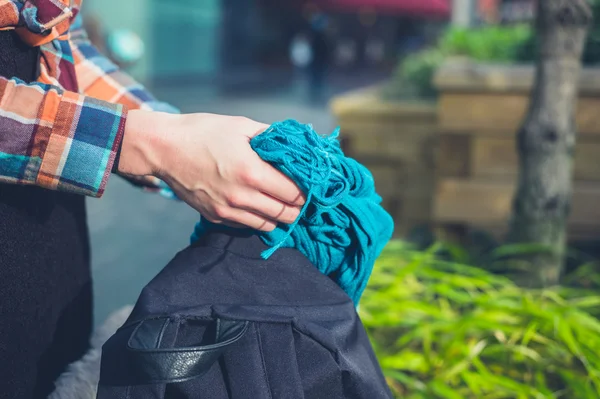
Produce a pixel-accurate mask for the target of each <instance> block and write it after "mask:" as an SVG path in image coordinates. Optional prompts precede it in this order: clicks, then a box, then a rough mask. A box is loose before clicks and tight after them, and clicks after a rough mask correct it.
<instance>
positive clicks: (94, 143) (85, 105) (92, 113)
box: [0, 77, 127, 197]
mask: <svg viewBox="0 0 600 399" xmlns="http://www.w3.org/2000/svg"><path fill="white" fill-rule="evenodd" d="M126 113H127V111H126V107H124V106H123V105H121V104H111V103H108V102H105V101H100V100H97V99H94V98H91V97H87V96H84V95H81V94H78V93H73V92H69V91H65V90H62V89H60V88H58V87H55V86H51V85H47V84H43V83H31V84H26V83H24V82H23V81H21V80H18V79H10V80H9V79H5V78H2V77H0V182H5V183H13V184H30V185H37V186H41V187H45V188H48V189H52V190H60V191H68V192H72V193H77V194H83V195H88V196H95V197H100V196H101V195H102V193H103V192H104V188H105V186H106V182H107V180H108V177H109V175H110V170H111V167H112V164H113V162H114V159H115V154H116V149H117V148H118V146H119V144H120V141H121V139H122V137H123V131H124V129H125V120H126Z"/></svg>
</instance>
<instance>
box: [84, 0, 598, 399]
mask: <svg viewBox="0 0 600 399" xmlns="http://www.w3.org/2000/svg"><path fill="white" fill-rule="evenodd" d="M581 1H586V0H581ZM564 3H565V9H566V10H567V11H565V12H564V13H563V14H562V16H561V17H560V18H559V19H558V20H560V21H564V20H568V21H571V20H573V21H578V19H577V18H575V17H576V16H577V15H578V14H577V13H578V11H577V10H575V11H573V9H571V8H569V7H570V6H571V5H572V4H574V3H576V1H575V0H568V1H565V2H564ZM589 4H590V5H591V6H592V10H593V12H594V15H595V16H599V15H600V7H599V6H598V3H597V2H595V1H592V0H590V1H589ZM537 6H538V3H537V1H536V0H285V1H281V0H179V1H162V0H127V1H117V0H86V2H85V6H84V8H83V11H84V16H85V20H86V25H87V28H88V31H89V33H90V35H91V37H92V40H93V41H94V42H95V43H96V45H97V46H98V47H99V48H101V49H102V50H103V51H104V52H106V53H107V54H109V55H110V57H111V58H112V59H113V60H114V61H116V62H117V63H118V64H120V65H121V66H122V67H123V68H124V69H126V70H128V71H129V72H130V73H131V74H132V75H133V76H134V77H135V78H137V79H138V80H140V81H141V82H143V83H144V84H145V85H146V86H147V87H148V88H150V89H151V90H152V91H153V93H155V95H156V96H157V97H158V98H159V99H161V100H163V101H166V102H169V103H171V104H173V105H175V106H177V107H179V108H180V109H181V110H182V111H183V112H215V113H221V114H229V115H243V116H247V117H250V118H253V119H256V120H259V121H262V122H265V123H272V122H275V121H278V120H283V119H287V118H294V119H298V120H300V121H301V122H304V123H312V124H313V125H314V126H315V128H316V130H317V131H319V132H321V133H329V132H331V131H332V130H333V129H334V128H335V127H337V126H340V127H341V132H342V133H341V141H342V145H343V148H344V150H345V151H346V153H347V154H348V155H349V156H352V157H354V158H356V159H358V160H359V161H360V162H362V163H364V164H365V165H367V166H368V167H369V169H370V170H371V171H372V173H373V175H374V177H375V181H376V184H377V188H378V191H379V192H380V194H381V195H382V197H383V205H384V206H385V208H386V209H387V210H388V211H389V212H390V213H391V214H392V215H393V217H394V219H395V223H396V232H395V234H396V240H395V241H394V242H392V243H391V244H390V245H389V246H388V248H387V249H386V250H385V251H384V254H383V256H382V257H381V259H380V261H379V262H378V264H377V265H376V268H375V272H374V275H373V277H372V280H371V283H370V285H369V287H368V289H367V291H366V293H365V296H364V299H363V302H362V303H361V316H362V318H363V321H364V323H365V325H366V327H367V329H368V331H369V333H370V335H371V337H372V341H373V343H374V346H375V350H376V352H377V355H378V357H379V359H380V361H381V364H382V367H383V368H384V372H385V374H386V376H387V378H388V381H389V383H390V386H392V388H393V390H394V392H395V393H396V394H397V395H398V397H403V398H432V399H434V398H451V399H454V398H458V399H460V398H477V399H479V398H559V397H560V398H568V399H573V398H600V355H599V354H600V322H599V321H598V315H600V295H599V292H600V268H599V267H598V262H597V256H598V255H599V253H600V250H599V248H600V246H599V245H598V238H600V208H599V207H598V206H597V204H598V203H599V202H600V157H599V156H598V154H599V153H600V113H599V112H598V109H600V69H599V68H598V62H600V23H599V22H596V21H595V22H593V23H592V24H591V25H590V26H589V27H588V28H589V29H588V35H587V39H586V41H585V48H584V51H583V56H582V72H581V73H580V74H579V76H578V75H577V74H573V75H572V79H575V80H577V79H578V80H577V82H575V84H578V85H579V86H578V87H579V90H578V94H577V104H578V105H577V111H576V113H575V115H571V116H569V117H570V118H571V119H574V120H575V122H576V128H577V145H576V147H575V150H574V151H573V152H572V160H573V163H574V166H573V173H572V181H571V182H568V183H569V184H572V190H571V191H572V198H568V200H569V201H568V205H567V207H568V208H570V210H571V213H570V216H569V217H568V220H567V221H566V222H565V223H566V224H565V228H564V229H563V230H565V229H566V230H565V231H564V234H563V235H561V234H562V233H560V232H561V231H562V230H561V228H562V227H558V230H557V231H559V233H557V234H555V236H556V237H558V238H556V237H555V238H556V239H554V241H552V240H544V239H540V240H539V241H540V242H535V243H528V242H525V243H523V242H519V240H516V241H515V240H513V239H511V237H513V238H514V236H515V232H514V228H513V229H512V232H511V231H510V230H511V229H510V226H514V220H515V216H514V215H513V201H514V197H515V189H516V182H517V176H518V173H519V159H518V156H517V146H516V135H517V132H518V131H520V127H521V126H522V124H523V122H524V118H525V115H526V113H527V110H528V106H529V104H530V102H531V101H530V100H531V95H532V92H533V91H532V88H533V87H534V84H535V83H534V63H535V62H536V60H537V54H538V53H537V44H538V43H539V41H540V31H539V30H537V29H536V26H535V24H534V21H535V19H536V10H537ZM557 29H558V28H557ZM582 29H585V28H582ZM575 61H576V62H575V64H577V60H575ZM562 83H564V82H557V84H562ZM566 167H569V166H566ZM540 187H543V185H542V184H541V183H540ZM543 191H544V190H541V191H540V192H543ZM88 204H89V224H90V229H91V236H92V251H93V271H94V279H95V295H96V307H95V320H96V322H97V323H98V322H101V321H102V320H104V319H105V318H106V316H107V315H108V314H109V313H110V312H111V311H113V310H115V309H117V308H119V307H120V306H123V305H125V304H129V303H133V302H135V300H136V298H137V295H138V294H139V291H140V290H141V288H142V287H143V286H144V285H145V284H146V283H147V282H148V281H149V280H150V279H151V278H152V277H153V276H154V275H155V274H156V273H157V272H158V271H159V270H160V269H161V268H162V267H164V266H165V265H166V263H167V262H168V261H169V260H170V259H171V258H172V257H173V256H174V254H175V253H176V252H177V251H179V250H180V249H182V248H184V247H185V246H186V245H187V243H188V242H189V236H190V233H191V232H192V229H193V226H194V224H195V223H196V221H197V219H198V215H197V214H196V213H195V212H194V211H192V210H191V209H190V208H189V207H187V206H185V205H183V204H179V203H175V202H172V201H169V200H166V199H163V198H160V197H158V196H154V195H151V194H144V193H142V192H139V191H138V190H137V189H135V188H133V187H131V186H129V185H128V184H127V183H126V182H124V181H122V180H120V179H118V178H113V179H111V180H110V182H109V187H108V189H107V190H106V194H105V195H104V197H103V198H102V199H101V200H95V199H89V200H88ZM548 209H550V208H548ZM511 221H512V222H511ZM524 226H526V225H524ZM507 234H508V235H507ZM565 234H566V235H567V237H568V239H567V240H566V243H567V244H566V246H565V245H563V244H561V240H562V239H563V238H564V236H565ZM507 237H508V238H507ZM563 241H565V240H563ZM553 243H556V245H554V244H553ZM546 244H548V245H546ZM556 254H558V255H556Z"/></svg>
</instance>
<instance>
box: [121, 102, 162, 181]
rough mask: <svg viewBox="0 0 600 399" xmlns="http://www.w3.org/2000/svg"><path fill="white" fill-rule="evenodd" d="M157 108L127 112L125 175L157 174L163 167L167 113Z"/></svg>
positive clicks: (122, 155)
mask: <svg viewBox="0 0 600 399" xmlns="http://www.w3.org/2000/svg"><path fill="white" fill-rule="evenodd" d="M165 115H168V114H162V113H159V112H153V111H141V110H131V111H129V112H128V114H127V121H126V122H125V132H124V135H123V140H122V144H121V154H120V159H119V165H118V172H119V173H122V174H125V175H133V176H148V175H153V176H155V175H157V174H158V172H159V170H160V164H161V162H160V154H161V153H162V151H161V147H163V146H164V145H165V143H164V140H163V139H162V137H163V135H162V132H163V131H164V129H163V128H162V125H163V119H164V116H165Z"/></svg>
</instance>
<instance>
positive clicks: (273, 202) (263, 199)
mask: <svg viewBox="0 0 600 399" xmlns="http://www.w3.org/2000/svg"><path fill="white" fill-rule="evenodd" d="M242 198H243V201H241V202H240V203H238V204H231V205H232V206H235V207H237V208H240V209H244V210H246V211H249V212H252V213H254V214H257V215H260V216H263V217H265V218H266V219H269V220H272V221H275V222H280V223H285V224H291V223H294V221H295V220H296V218H298V215H299V214H300V208H299V207H297V206H291V205H288V204H285V203H283V202H281V201H280V200H278V199H276V198H273V197H271V196H270V195H267V194H264V193H262V192H260V191H254V192H249V193H248V194H246V195H244V196H242Z"/></svg>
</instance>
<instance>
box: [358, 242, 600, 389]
mask: <svg viewBox="0 0 600 399" xmlns="http://www.w3.org/2000/svg"><path fill="white" fill-rule="evenodd" d="M438 249H439V248H434V249H432V250H430V251H426V252H416V251H413V250H411V249H410V248H409V247H408V246H407V245H406V244H403V243H401V242H392V243H390V244H389V245H388V247H387V248H386V249H385V251H384V253H383V254H382V256H381V257H380V259H379V260H378V263H377V265H376V268H375V271H374V274H373V276H372V278H371V282H370V284H369V286H368V287H367V290H366V292H365V295H364V297H363V300H362V302H361V305H360V314H361V317H362V320H363V323H364V324H365V327H366V328H367V331H368V332H369V335H370V336H371V339H372V342H373V345H374V348H375V351H376V354H377V356H378V358H379V360H380V362H381V366H382V368H383V370H384V373H385V375H386V378H387V379H388V382H389V384H390V386H391V388H392V390H393V391H394V393H395V395H397V397H399V398H400V397H401V398H409V399H434V398H436V399H437V398H448V399H454V398H457V399H459V398H473V399H488V398H489V399H492V398H494V399H496V398H511V399H513V398H519V399H521V398H523V399H525V398H568V399H577V398H582V399H583V398H597V397H600V322H599V321H598V320H597V319H596V318H595V317H594V316H593V312H597V311H598V309H600V296H594V295H591V294H589V293H588V292H586V291H583V290H573V289H571V290H567V289H556V290H539V291H537V290H526V289H523V288H519V287H517V286H515V285H514V283H512V282H511V281H510V280H508V279H506V278H504V277H501V276H496V275H493V274H490V273H489V272H486V271H484V270H482V269H478V268H474V267H469V266H464V265H460V264H455V263H450V262H445V261H441V260H439V259H438V258H437V257H436V256H435V252H437V250H438Z"/></svg>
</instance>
